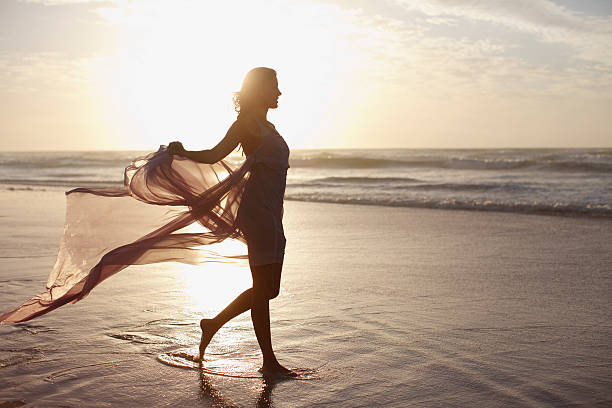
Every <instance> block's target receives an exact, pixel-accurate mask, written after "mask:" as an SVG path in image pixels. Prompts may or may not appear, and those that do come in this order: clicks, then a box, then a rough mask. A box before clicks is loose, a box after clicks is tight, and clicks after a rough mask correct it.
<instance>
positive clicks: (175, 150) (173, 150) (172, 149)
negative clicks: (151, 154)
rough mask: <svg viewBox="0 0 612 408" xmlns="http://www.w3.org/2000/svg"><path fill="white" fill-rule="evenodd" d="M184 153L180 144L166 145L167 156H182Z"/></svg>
mask: <svg viewBox="0 0 612 408" xmlns="http://www.w3.org/2000/svg"><path fill="white" fill-rule="evenodd" d="M184 153H185V148H184V147H183V144H182V143H181V142H171V143H170V144H168V154H170V155H175V154H176V155H178V156H182V155H183V154H184Z"/></svg>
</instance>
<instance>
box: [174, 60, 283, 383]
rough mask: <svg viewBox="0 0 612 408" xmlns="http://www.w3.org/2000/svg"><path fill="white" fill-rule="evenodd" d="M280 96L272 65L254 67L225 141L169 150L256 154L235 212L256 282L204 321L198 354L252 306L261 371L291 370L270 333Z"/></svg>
mask: <svg viewBox="0 0 612 408" xmlns="http://www.w3.org/2000/svg"><path fill="white" fill-rule="evenodd" d="M280 95H281V92H280V91H279V89H278V81H277V78H276V72H275V71H274V70H272V69H270V68H262V67H260V68H254V69H252V70H251V71H249V72H248V73H247V75H246V77H245V78H244V81H243V83H242V87H241V89H240V92H237V93H236V94H235V97H234V104H235V108H236V111H237V112H238V118H237V119H236V121H235V122H234V123H233V124H232V126H231V127H230V128H229V130H228V132H227V134H226V135H225V137H224V138H223V140H221V141H220V142H219V143H218V144H217V145H216V146H215V147H214V148H212V149H210V150H201V151H188V150H185V149H184V148H183V145H182V144H181V143H180V142H172V143H170V144H169V146H168V152H169V153H170V154H173V155H178V156H183V157H186V158H188V159H190V160H193V161H196V162H199V163H207V164H213V163H216V162H218V161H220V160H222V159H223V158H224V157H226V156H227V155H228V154H230V153H231V152H232V151H233V150H234V149H235V148H236V147H237V146H238V145H241V146H242V149H243V151H244V152H245V154H246V155H247V157H251V156H254V158H255V164H254V165H253V167H252V168H251V171H250V175H249V179H248V182H247V184H246V187H245V189H244V195H243V197H242V200H241V201H240V208H239V209H238V217H237V224H238V227H239V228H240V230H241V231H242V234H243V235H244V237H245V239H246V242H247V246H248V257H249V265H250V268H251V275H252V278H253V286H252V287H251V288H250V289H247V290H246V291H244V292H243V293H242V294H240V295H239V296H238V297H237V298H236V299H235V300H234V301H233V302H231V303H230V304H229V305H228V306H227V307H226V308H225V309H223V310H222V311H221V312H220V313H219V314H218V315H217V316H215V317H214V318H212V319H202V320H201V322H200V327H201V328H202V338H201V341H200V359H202V358H203V356H204V351H205V350H206V347H207V346H208V344H209V342H210V340H211V339H212V337H213V336H214V335H215V333H216V332H217V331H218V330H219V329H220V328H221V327H222V326H223V325H224V324H225V323H227V322H228V321H229V320H231V319H233V318H234V317H236V316H238V315H239V314H241V313H244V312H246V311H247V310H249V309H250V310H251V319H252V321H253V327H254V329H255V335H256V336H257V341H258V342H259V346H260V347H261V351H262V354H263V367H262V369H261V371H262V372H264V373H282V374H285V375H292V374H293V373H292V372H291V371H290V370H288V369H286V368H285V367H283V366H282V365H281V364H280V363H279V362H278V360H277V359H276V356H275V355H274V351H273V349H272V341H271V336H270V309H269V300H270V299H274V298H275V297H276V296H277V295H278V293H279V290H280V279H281V271H282V267H283V257H284V252H285V235H284V233H283V224H282V215H283V197H284V194H285V184H286V177H287V169H288V167H289V161H288V160H289V148H288V147H287V144H286V143H285V141H284V140H283V138H282V137H281V136H280V135H279V134H278V132H277V131H276V129H275V127H274V125H273V124H272V123H270V122H268V120H267V118H266V117H267V113H268V109H274V108H277V107H278V97H279V96H280Z"/></svg>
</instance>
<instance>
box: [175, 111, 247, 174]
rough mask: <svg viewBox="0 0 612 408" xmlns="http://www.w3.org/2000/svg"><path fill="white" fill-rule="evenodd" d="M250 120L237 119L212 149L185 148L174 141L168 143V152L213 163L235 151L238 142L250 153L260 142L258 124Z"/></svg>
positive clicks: (197, 160) (200, 161)
mask: <svg viewBox="0 0 612 408" xmlns="http://www.w3.org/2000/svg"><path fill="white" fill-rule="evenodd" d="M250 122H251V121H248V120H246V121H245V120H240V121H238V120H237V121H235V122H234V123H233V124H232V126H230V128H229V130H228V131H227V133H226V134H225V137H224V138H223V139H221V141H220V142H219V143H218V144H217V145H216V146H215V147H213V148H212V149H209V150H185V149H184V148H183V145H182V144H181V142H172V143H170V144H169V145H168V152H169V153H170V154H176V155H178V156H183V157H186V158H188V159H190V160H193V161H196V162H199V163H207V164H213V163H216V162H218V161H219V160H221V159H223V158H224V157H225V156H227V155H228V154H230V153H231V152H233V151H234V149H235V148H236V146H238V143H242V147H243V148H244V149H245V151H246V153H247V154H248V153H249V151H250V150H254V149H252V147H253V145H254V144H258V143H259V140H256V139H257V136H258V135H257V132H256V125H254V124H253V123H250Z"/></svg>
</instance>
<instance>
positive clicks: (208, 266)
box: [174, 262, 251, 314]
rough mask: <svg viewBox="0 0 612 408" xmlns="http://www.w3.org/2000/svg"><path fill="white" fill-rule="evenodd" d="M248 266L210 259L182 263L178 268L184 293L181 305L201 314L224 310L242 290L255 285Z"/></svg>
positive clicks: (176, 273) (185, 308) (177, 276)
mask: <svg viewBox="0 0 612 408" xmlns="http://www.w3.org/2000/svg"><path fill="white" fill-rule="evenodd" d="M248 271H249V270H248V267H245V266H244V265H241V263H217V262H208V263H205V264H202V265H180V266H179V267H177V268H176V269H175V270H174V273H175V276H176V279H177V283H178V284H179V285H180V286H181V287H182V292H183V296H182V298H178V299H177V303H178V302H181V303H182V305H179V304H177V307H181V306H182V308H183V309H184V310H187V311H189V312H193V313H197V314H201V313H203V312H205V311H209V310H211V309H219V310H220V309H222V308H223V307H225V306H226V305H227V304H229V303H230V302H231V301H232V300H234V298H235V297H236V296H237V295H238V294H240V293H241V292H242V291H244V290H246V289H248V288H249V287H251V276H250V273H249V272H248Z"/></svg>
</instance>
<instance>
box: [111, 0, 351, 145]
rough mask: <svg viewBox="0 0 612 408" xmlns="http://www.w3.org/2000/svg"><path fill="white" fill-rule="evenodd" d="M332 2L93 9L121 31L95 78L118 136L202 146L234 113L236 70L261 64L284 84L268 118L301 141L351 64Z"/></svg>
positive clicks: (343, 25) (346, 24)
mask: <svg viewBox="0 0 612 408" xmlns="http://www.w3.org/2000/svg"><path fill="white" fill-rule="evenodd" d="M183 3H184V5H185V6H184V7H182V6H181V5H182V4H183ZM334 10H335V9H329V7H328V6H323V5H313V4H306V3H305V4H303V5H300V3H292V4H291V7H290V8H289V7H288V6H287V5H286V3H284V2H276V1H267V2H259V1H244V2H214V3H212V2H199V1H198V2H195V1H187V2H182V1H177V2H161V1H150V0H149V1H142V0H141V1H133V2H129V3H119V4H117V6H116V7H113V8H103V9H101V10H100V13H101V14H103V15H104V17H105V18H106V19H108V20H109V21H111V22H112V23H114V24H116V25H117V29H118V31H119V38H120V39H121V41H120V43H119V45H118V51H117V53H118V55H117V58H115V59H114V61H116V62H115V63H114V65H113V66H112V67H111V69H110V70H109V71H108V72H106V73H105V74H106V76H107V77H106V80H105V81H103V82H104V83H105V88H106V89H105V90H104V92H106V93H107V94H110V98H109V100H112V103H113V108H112V109H113V110H114V111H113V115H115V116H114V117H116V118H120V119H119V120H120V121H121V122H122V123H121V125H120V128H121V129H125V131H126V132H127V134H129V135H130V136H129V137H130V140H129V141H128V140H123V141H122V142H123V144H124V145H126V147H128V148H129V147H131V146H133V147H134V148H138V147H140V148H142V147H149V148H154V147H155V146H156V145H158V144H165V143H167V142H169V141H171V140H181V141H183V142H184V144H185V145H186V146H187V147H188V148H192V149H196V148H197V149H202V148H209V147H210V146H212V145H214V144H215V143H216V142H217V141H219V140H220V139H221V137H223V135H224V134H225V131H226V130H227V128H228V127H229V125H230V124H231V123H232V122H233V120H234V119H235V112H234V111H233V105H232V103H231V97H232V92H233V91H236V90H238V89H239V87H240V83H241V81H242V78H243V76H244V74H245V73H246V72H247V71H248V70H249V69H251V68H253V67H256V66H268V67H272V68H275V69H276V70H277V72H278V74H279V86H280V89H281V91H282V92H283V95H282V96H281V98H280V101H279V109H278V110H277V111H274V112H271V113H270V119H271V120H272V121H274V122H275V123H277V126H278V125H280V128H283V129H286V128H287V127H288V126H291V127H293V129H291V131H290V132H288V133H287V136H286V138H287V141H288V143H289V144H290V146H292V147H309V145H310V144H311V141H312V137H311V136H312V134H313V132H317V125H316V124H317V123H321V122H324V121H325V115H326V114H327V113H328V112H329V101H333V100H335V99H336V98H337V100H338V101H341V103H343V104H346V103H348V102H347V101H346V100H345V98H343V95H342V89H343V87H344V86H345V84H346V81H347V80H348V79H350V76H351V72H354V70H355V67H356V66H358V65H359V64H358V60H359V58H360V57H359V55H358V53H356V52H355V50H354V49H353V48H351V45H350V44H349V42H347V40H346V37H345V36H343V35H339V32H345V33H346V32H350V31H351V30H352V25H351V22H350V21H343V20H342V19H340V18H339V17H338V15H337V14H334V13H333V11H334ZM339 54H342V60H341V61H340V60H338V57H337V56H338V55H339ZM132 138H133V139H132Z"/></svg>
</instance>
